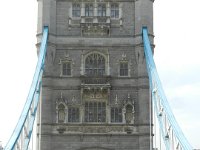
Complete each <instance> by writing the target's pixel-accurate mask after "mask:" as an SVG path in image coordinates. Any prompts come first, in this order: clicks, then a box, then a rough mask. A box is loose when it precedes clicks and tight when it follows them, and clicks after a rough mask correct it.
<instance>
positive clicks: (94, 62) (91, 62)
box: [85, 53, 105, 76]
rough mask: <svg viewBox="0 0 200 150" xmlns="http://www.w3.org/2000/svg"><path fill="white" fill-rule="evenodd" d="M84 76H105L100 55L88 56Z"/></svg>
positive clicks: (103, 60) (103, 64)
mask: <svg viewBox="0 0 200 150" xmlns="http://www.w3.org/2000/svg"><path fill="white" fill-rule="evenodd" d="M85 74H86V75H88V76H102V75H104V74H105V58H104V57H103V56H102V55H100V54H96V53H93V54H90V55H89V56H87V58H86V59H85Z"/></svg>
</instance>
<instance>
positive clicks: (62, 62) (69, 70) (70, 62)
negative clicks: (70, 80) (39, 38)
mask: <svg viewBox="0 0 200 150" xmlns="http://www.w3.org/2000/svg"><path fill="white" fill-rule="evenodd" d="M67 64H68V68H64V67H65V65H67ZM59 65H60V76H61V77H72V76H73V74H72V73H73V65H74V62H73V60H72V59H70V57H69V54H66V53H65V58H63V59H60V61H59ZM66 67H67V66H66ZM64 69H65V70H66V71H67V73H66V74H65V73H64V71H63V70H64Z"/></svg>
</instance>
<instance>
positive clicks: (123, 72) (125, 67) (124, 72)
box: [120, 62, 128, 76]
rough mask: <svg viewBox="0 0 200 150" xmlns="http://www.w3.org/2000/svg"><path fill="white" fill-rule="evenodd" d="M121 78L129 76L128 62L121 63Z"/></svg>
mask: <svg viewBox="0 0 200 150" xmlns="http://www.w3.org/2000/svg"><path fill="white" fill-rule="evenodd" d="M120 76H128V62H120Z"/></svg>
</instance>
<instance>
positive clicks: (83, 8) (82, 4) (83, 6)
mask: <svg viewBox="0 0 200 150" xmlns="http://www.w3.org/2000/svg"><path fill="white" fill-rule="evenodd" d="M82 16H85V3H81V17H82Z"/></svg>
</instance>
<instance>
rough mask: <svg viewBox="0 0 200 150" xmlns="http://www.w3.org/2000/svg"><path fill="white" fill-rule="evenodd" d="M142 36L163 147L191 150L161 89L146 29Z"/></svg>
mask: <svg viewBox="0 0 200 150" xmlns="http://www.w3.org/2000/svg"><path fill="white" fill-rule="evenodd" d="M142 34H143V44H144V52H145V58H146V65H147V71H148V75H149V82H150V90H151V96H152V100H153V104H154V109H155V112H156V116H157V119H158V122H159V129H160V132H161V135H162V138H163V141H164V144H165V147H166V149H167V150H192V146H191V145H190V143H189V142H188V141H187V139H186V137H185V136H184V134H183V132H182V130H181V128H180V126H179V125H178V123H177V121H176V119H175V117H174V115H173V113H172V110H171V108H170V106H169V103H168V101H167V98H166V96H165V93H164V90H163V88H162V84H161V82H160V79H159V76H158V73H157V69H156V65H155V62H154V60H153V55H152V49H151V44H150V41H149V37H148V30H147V28H146V27H143V29H142Z"/></svg>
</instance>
